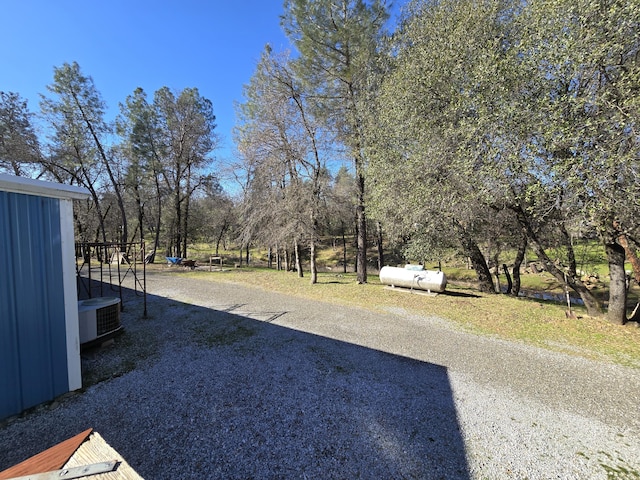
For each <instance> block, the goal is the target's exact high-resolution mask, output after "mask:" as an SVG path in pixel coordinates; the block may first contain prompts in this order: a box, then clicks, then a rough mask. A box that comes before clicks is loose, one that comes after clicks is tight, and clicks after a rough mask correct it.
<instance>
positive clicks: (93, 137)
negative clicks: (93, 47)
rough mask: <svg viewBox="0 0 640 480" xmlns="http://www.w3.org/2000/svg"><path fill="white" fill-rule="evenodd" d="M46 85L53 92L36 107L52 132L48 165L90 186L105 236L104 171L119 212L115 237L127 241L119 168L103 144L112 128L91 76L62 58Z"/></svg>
mask: <svg viewBox="0 0 640 480" xmlns="http://www.w3.org/2000/svg"><path fill="white" fill-rule="evenodd" d="M47 89H48V90H49V92H50V93H51V94H53V98H46V97H44V96H43V98H42V101H41V102H40V107H41V109H42V111H43V113H44V114H45V115H46V117H47V118H48V119H49V121H50V122H51V127H52V130H53V132H54V133H53V138H52V139H53V142H54V153H53V159H54V161H53V163H51V164H50V167H51V168H49V170H50V171H51V172H52V173H54V175H60V171H64V172H65V174H66V175H69V176H71V177H72V178H73V179H75V180H77V181H79V182H81V183H82V184H83V185H84V186H86V187H87V188H88V189H89V190H90V191H91V192H92V197H93V200H94V202H95V204H96V209H97V210H98V212H99V213H98V215H99V217H100V223H101V229H102V232H103V240H104V241H106V232H105V228H104V219H105V216H104V215H103V214H102V213H101V210H102V209H101V207H100V206H99V203H100V199H99V195H98V192H97V188H98V179H99V178H100V177H101V176H102V172H105V173H106V176H107V181H108V182H109V185H110V187H111V188H112V191H113V193H114V195H115V198H116V202H117V208H118V210H119V213H120V218H119V222H118V223H119V225H120V227H121V232H119V233H120V235H119V238H118V241H122V242H126V241H127V235H128V233H127V232H128V230H127V228H128V227H127V212H126V208H125V203H124V199H123V193H122V183H121V179H120V172H119V171H118V170H117V167H118V165H117V163H116V162H115V161H114V156H113V155H112V154H111V152H110V151H109V149H108V146H107V144H106V138H107V136H108V135H109V134H111V131H112V128H111V126H110V125H109V124H108V123H107V122H106V121H105V120H104V111H105V104H104V102H103V100H102V98H101V96H100V93H99V92H98V90H97V89H96V87H95V85H94V83H93V79H92V78H91V77H87V76H85V75H83V74H82V73H81V71H80V66H79V65H78V64H77V63H76V62H74V63H71V64H69V63H65V64H63V65H62V66H61V67H56V68H54V75H53V83H52V84H51V85H48V86H47ZM54 170H58V171H57V172H54ZM92 172H93V173H92Z"/></svg>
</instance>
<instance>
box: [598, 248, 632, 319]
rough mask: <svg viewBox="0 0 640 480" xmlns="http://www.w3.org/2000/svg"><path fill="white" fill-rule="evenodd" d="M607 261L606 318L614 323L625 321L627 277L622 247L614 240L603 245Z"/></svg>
mask: <svg viewBox="0 0 640 480" xmlns="http://www.w3.org/2000/svg"><path fill="white" fill-rule="evenodd" d="M604 249H605V252H606V254H607V260H608V261H609V278H610V283H609V307H608V309H607V320H609V321H610V322H611V323H614V324H616V325H624V324H625V322H626V321H627V278H626V273H625V271H624V260H625V254H624V248H623V247H622V245H620V244H618V243H615V242H607V243H605V245H604Z"/></svg>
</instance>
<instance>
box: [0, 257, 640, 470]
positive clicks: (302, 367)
mask: <svg viewBox="0 0 640 480" xmlns="http://www.w3.org/2000/svg"><path fill="white" fill-rule="evenodd" d="M218 274H219V273H218ZM211 275H216V273H212V274H211ZM147 283H148V291H149V293H150V296H149V301H148V305H149V307H148V309H149V316H148V318H146V319H142V318H140V315H141V311H142V307H141V305H140V300H139V299H137V298H135V297H133V296H129V297H127V299H126V301H125V307H126V308H125V312H124V313H123V318H122V320H123V324H124V325H125V329H126V331H125V333H124V334H123V335H121V336H120V337H118V338H117V339H116V341H115V343H114V344H113V345H111V346H108V347H104V348H101V349H98V350H95V351H90V352H87V353H86V354H85V355H84V358H83V371H84V372H85V374H87V375H88V376H89V377H90V376H96V377H97V378H105V377H109V378H107V379H106V380H103V381H101V382H99V383H98V384H96V385H94V386H92V387H89V388H87V389H86V390H85V391H84V392H82V393H77V394H72V395H69V396H67V397H65V398H62V399H60V400H58V401H56V402H54V403H53V404H52V405H49V406H45V407H42V408H38V409H36V410H35V411H33V412H30V413H28V414H26V415H24V416H22V417H20V418H16V419H12V420H11V421H9V422H4V423H3V424H0V470H3V469H5V468H7V467H8V466H10V465H13V464H15V463H17V462H19V461H21V460H23V459H25V458H27V457H29V456H31V455H33V454H35V453H38V452H39V451H41V450H43V449H45V448H48V447H49V446H51V445H53V444H55V443H57V442H59V441H62V440H64V439H66V438H69V437H71V436H73V435H75V434H76V433H79V432H80V431H83V430H85V429H86V428H89V427H93V428H95V429H96V430H97V431H98V432H99V433H100V435H101V436H102V437H104V438H105V440H106V441H107V442H109V444H110V445H111V446H113V447H114V448H115V449H116V450H118V452H120V453H121V454H122V455H123V456H124V458H125V459H126V460H127V461H128V462H129V463H130V464H131V466H132V467H133V468H134V469H136V470H137V471H138V473H140V475H142V476H143V477H144V478H146V479H147V480H151V479H165V478H166V479H170V478H171V479H214V478H224V479H249V478H256V479H262V478H265V479H266V478H268V479H271V478H283V479H288V478H293V479H297V478H301V479H305V478H308V479H311V478H314V479H318V478H322V479H326V478H331V479H333V478H350V479H351V478H371V479H401V478H420V479H504V478H507V479H510V478H513V479H552V478H560V479H586V478H589V479H613V478H623V479H637V478H640V440H639V439H640V371H639V370H637V369H631V368H625V367H620V366H615V365H610V364H607V363H601V362H595V361H588V360H584V359H581V358H575V357H571V356H568V355H564V354H558V353H552V352H548V351H545V350H542V349H537V348H533V347H528V346H525V345H522V344H518V343H513V342H507V341H503V340H498V339H494V338H490V337H485V336H476V335H472V334H469V333H465V332H462V331H460V330H459V329H456V328H455V327H454V326H453V325H451V324H449V323H448V322H446V321H444V320H442V319H438V318H425V317H421V316H416V315H411V314H408V313H407V312H405V311H404V310H403V309H402V308H401V305H399V306H398V307H397V308H396V309H393V311H389V312H386V313H375V312H372V311H369V310H364V309H356V308H346V307H336V306H335V305H331V304H329V303H322V302H311V301H306V300H302V299H298V298H294V297H289V296H284V295H279V294H274V293H269V292H265V291H262V290H260V289H257V288H250V287H246V286H240V285H234V284H227V283H221V282H208V281H202V280H197V279H193V278H188V277H186V276H185V275H183V274H182V273H181V272H180V271H178V270H176V271H171V270H170V269H167V270H166V271H164V272H157V273H153V274H149V276H148V279H147ZM425 301H429V299H428V298H425ZM400 302H401V297H400ZM400 302H399V303H400ZM132 352H133V353H134V354H133V355H132Z"/></svg>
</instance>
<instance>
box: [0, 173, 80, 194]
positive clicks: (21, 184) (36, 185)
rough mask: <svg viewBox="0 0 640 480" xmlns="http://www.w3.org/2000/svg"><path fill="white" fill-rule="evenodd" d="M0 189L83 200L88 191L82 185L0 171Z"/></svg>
mask: <svg viewBox="0 0 640 480" xmlns="http://www.w3.org/2000/svg"><path fill="white" fill-rule="evenodd" d="M0 190H4V191H6V192H13V193H24V194H27V195H39V196H42V197H53V198H69V199H73V200H85V199H86V198H88V197H89V195H90V193H89V190H87V189H86V188H84V187H77V186H75V185H65V184H62V183H55V182H45V181H43V180H35V179H33V178H26V177H16V176H15V175H7V174H4V173H0Z"/></svg>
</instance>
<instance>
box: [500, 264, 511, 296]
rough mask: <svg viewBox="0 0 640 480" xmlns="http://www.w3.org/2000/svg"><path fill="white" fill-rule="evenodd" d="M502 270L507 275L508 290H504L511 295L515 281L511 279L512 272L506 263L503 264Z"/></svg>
mask: <svg viewBox="0 0 640 480" xmlns="http://www.w3.org/2000/svg"><path fill="white" fill-rule="evenodd" d="M502 270H504V276H505V277H507V290H506V291H505V292H504V293H505V294H506V295H511V292H512V291H513V281H512V280H511V274H510V273H509V268H508V267H507V264H506V263H503V264H502Z"/></svg>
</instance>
